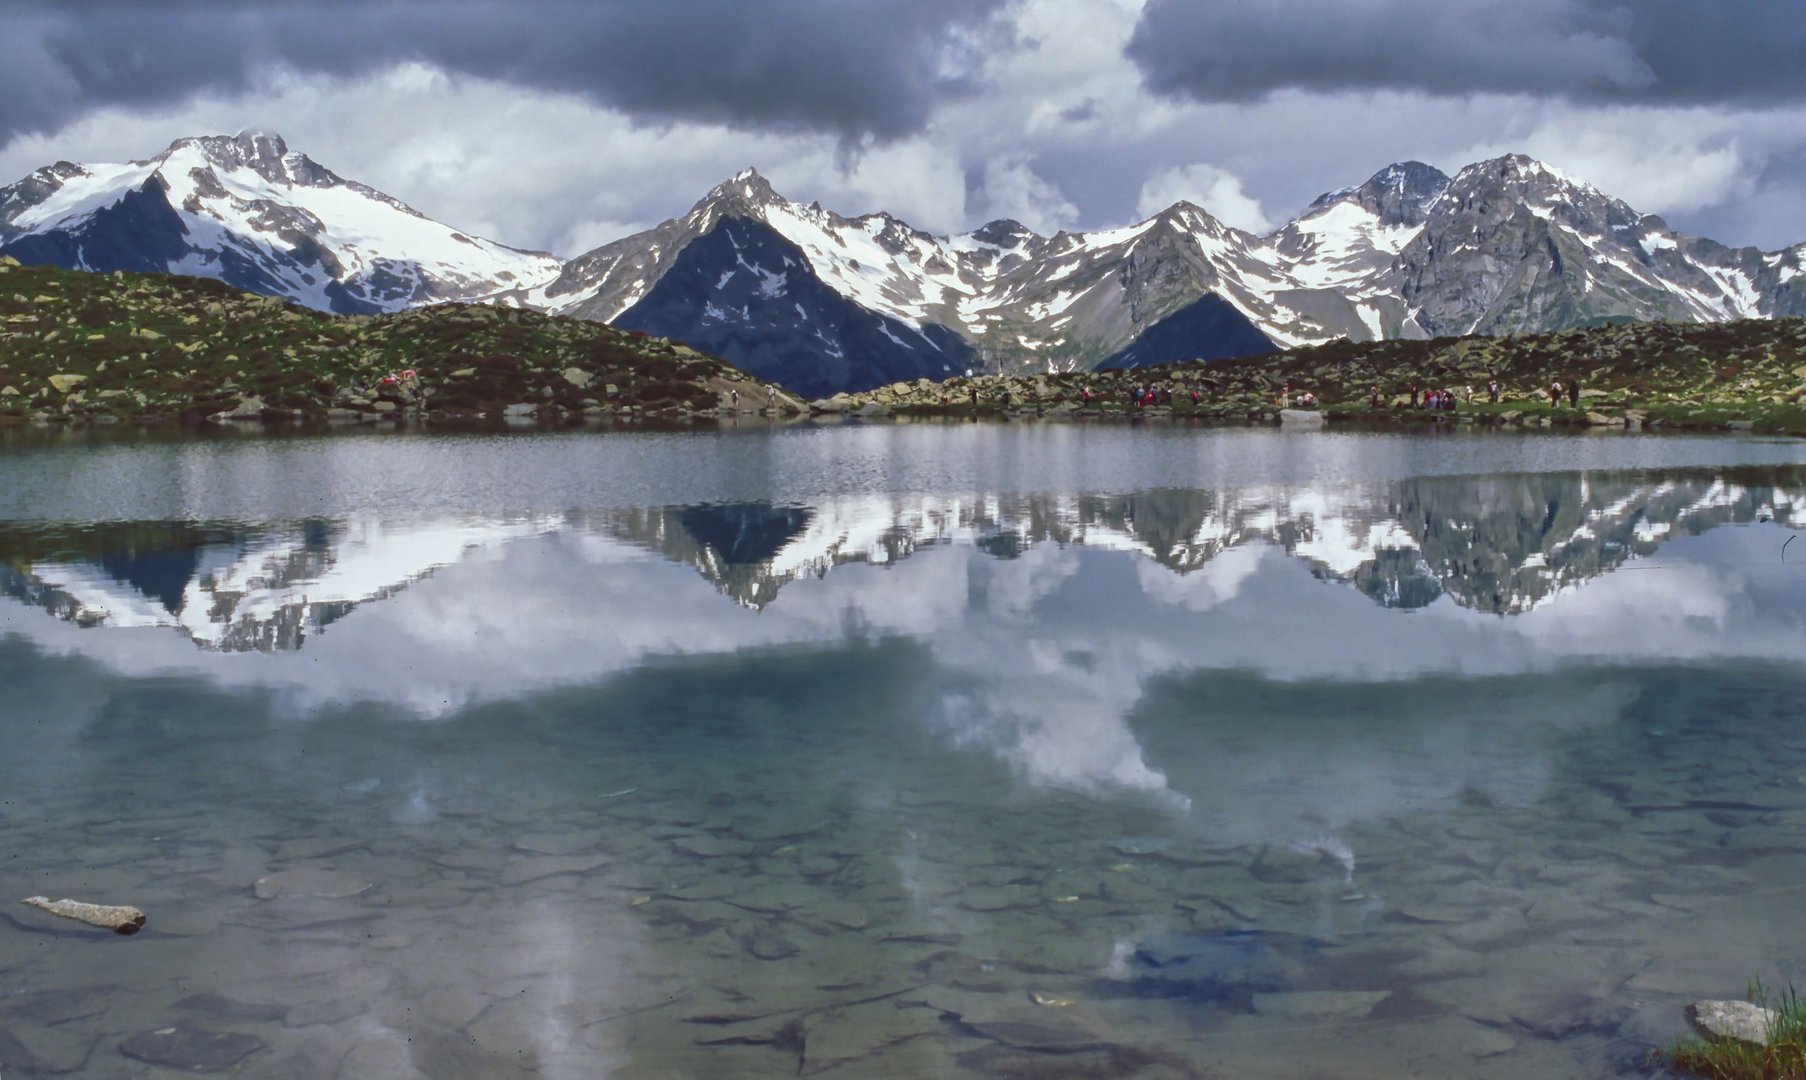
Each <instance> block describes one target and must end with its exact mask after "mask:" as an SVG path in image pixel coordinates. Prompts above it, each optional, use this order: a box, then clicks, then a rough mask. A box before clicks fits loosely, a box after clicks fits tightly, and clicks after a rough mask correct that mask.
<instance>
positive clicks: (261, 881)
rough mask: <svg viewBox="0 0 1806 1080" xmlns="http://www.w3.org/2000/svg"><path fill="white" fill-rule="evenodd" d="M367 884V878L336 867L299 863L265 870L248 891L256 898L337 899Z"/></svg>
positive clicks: (353, 893) (356, 891) (366, 888)
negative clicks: (300, 865) (311, 897)
mask: <svg viewBox="0 0 1806 1080" xmlns="http://www.w3.org/2000/svg"><path fill="white" fill-rule="evenodd" d="M370 887H371V885H370V883H369V882H368V881H363V880H360V879H359V878H356V877H353V876H352V875H350V874H347V873H344V872H342V871H339V870H327V869H324V868H319V867H301V868H297V869H294V870H278V871H276V872H275V873H273V874H265V875H264V876H263V877H260V878H258V879H257V883H256V884H255V885H253V886H251V891H252V892H253V893H256V894H257V898H258V899H259V900H274V899H276V898H277V897H282V896H317V897H322V898H324V899H328V900H336V899H340V898H342V897H347V896H356V895H357V894H359V893H361V892H365V891H367V890H368V889H369V888H370Z"/></svg>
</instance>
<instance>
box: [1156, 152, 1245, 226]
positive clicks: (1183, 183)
mask: <svg viewBox="0 0 1806 1080" xmlns="http://www.w3.org/2000/svg"><path fill="white" fill-rule="evenodd" d="M1181 200H1184V201H1186V202H1191V203H1196V204H1197V205H1199V206H1202V207H1203V208H1204V209H1205V210H1208V211H1209V212H1210V213H1211V214H1212V215H1213V216H1214V217H1216V218H1217V220H1219V221H1221V222H1223V223H1224V224H1225V225H1233V226H1234V227H1236V228H1238V229H1246V230H1247V231H1249V232H1252V233H1265V232H1267V231H1269V230H1270V229H1272V228H1273V222H1272V221H1271V220H1270V219H1269V218H1268V217H1267V214H1266V211H1264V210H1262V209H1261V205H1260V201H1259V200H1258V199H1255V198H1254V197H1253V196H1251V195H1249V194H1248V193H1247V192H1246V191H1243V190H1242V181H1241V179H1240V178H1239V177H1237V176H1236V175H1235V174H1234V173H1232V172H1229V171H1228V170H1226V169H1220V168H1218V167H1217V166H1215V165H1211V164H1208V163H1204V162H1200V163H1198V164H1196V165H1182V166H1179V167H1178V168H1170V169H1162V170H1160V171H1159V172H1157V173H1155V174H1154V175H1153V176H1150V177H1148V179H1147V181H1146V182H1145V183H1143V184H1142V185H1141V196H1140V198H1138V199H1137V200H1136V203H1135V213H1136V215H1137V216H1139V217H1144V218H1145V217H1152V216H1153V215H1155V214H1158V213H1159V212H1160V211H1162V210H1164V209H1166V208H1167V207H1169V206H1171V205H1173V204H1174V203H1176V202H1179V201H1181Z"/></svg>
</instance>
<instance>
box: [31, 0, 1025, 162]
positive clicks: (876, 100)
mask: <svg viewBox="0 0 1806 1080" xmlns="http://www.w3.org/2000/svg"><path fill="white" fill-rule="evenodd" d="M1009 8H1010V3H1009V0H871V2H866V3H857V4H852V3H843V2H840V0H770V2H762V3H756V4H754V3H745V2H741V0H682V2H676V0H663V2H659V3H641V2H637V0H602V2H576V0H548V2H545V3H537V4H532V5H519V4H509V3H501V2H497V0H451V2H443V3H427V2H419V0H379V2H375V3H349V2H345V0H330V2H327V3H323V4H313V5H307V6H302V5H298V4H278V3H272V2H250V3H239V4H236V5H229V6H228V5H221V4H217V3H208V2H203V0H170V2H135V3H126V2H122V0H89V2H86V3H77V4H49V3H42V2H32V0H27V3H25V4H24V5H23V6H21V7H15V8H14V9H13V10H12V11H11V12H9V13H8V14H7V15H6V16H5V24H6V25H5V29H6V30H7V33H5V34H0V39H4V41H5V44H3V45H0V140H4V139H6V138H9V137H11V136H13V135H16V134H19V133H21V132H24V131H44V130H50V129H53V128H55V127H56V126H57V125H59V124H61V123H63V122H65V121H67V120H69V119H71V118H72V117H74V116H76V115H79V114H80V113H82V112H84V111H86V110H89V109H91V108H95V107H99V106H105V105H125V106H134V105H156V104H160V103H167V102H170V101H177V100H181V99H183V98H184V97H186V96H188V95H191V94H194V93H196V92H200V91H204V90H223V91H236V90H242V89H244V88H246V87H249V86H251V85H254V84H255V83H257V82H258V81H259V80H260V79H261V78H263V77H265V76H266V75H267V74H268V73H269V72H270V71H271V69H272V68H275V67H281V66H287V67H291V68H294V69H296V70H299V71H303V72H323V73H328V74H337V75H357V74H361V73H363V72H366V71H370V70H374V69H378V68H381V67H384V66H386V65H389V64H393V63H396V62H401V61H409V60H417V61H422V62H426V63H430V64H433V65H436V66H439V67H442V68H444V69H446V70H449V71H453V72H459V73H464V74H469V75H475V76H481V77H485V78H493V79H498V80H504V81H507V82H511V83H515V84H518V85H524V86H529V87H534V88H537V89H543V90H548V91H560V92H569V93H574V94H579V95H581V96H583V97H584V98H586V99H588V100H590V101H592V102H595V103H597V104H600V105H605V106H611V107H615V108H618V109H621V110H623V111H625V112H627V113H629V114H630V115H632V116H634V117H635V118H636V119H639V120H643V121H646V122H649V123H664V122H675V121H704V122H715V123H722V124H726V125H729V126H733V127H737V128H743V129H758V130H771V131H806V132H825V133H830V134H833V135H836V136H839V137H841V138H843V139H847V140H852V141H856V140H860V139H864V138H868V137H871V138H878V139H887V138H894V137H897V136H901V135H905V134H909V133H911V132H914V131H918V130H920V129H921V127H922V126H923V125H924V124H925V123H926V121H927V119H928V117H929V116H930V115H931V113H932V112H933V110H934V109H935V107H936V106H937V105H939V104H940V103H942V102H944V101H947V100H954V99H958V98H961V97H964V96H967V95H970V94H972V93H975V92H977V90H979V89H980V87H981V80H982V66H983V61H984V59H985V57H986V56H987V55H988V54H989V53H990V52H991V51H993V50H996V49H1001V48H1007V47H1010V46H1011V44H1012V43H1013V41H1014V30H1013V26H1012V24H1011V23H1010V21H1009V19H1008V16H1009V13H1010V12H1009ZM572 136H573V137H581V133H578V132H573V133H572Z"/></svg>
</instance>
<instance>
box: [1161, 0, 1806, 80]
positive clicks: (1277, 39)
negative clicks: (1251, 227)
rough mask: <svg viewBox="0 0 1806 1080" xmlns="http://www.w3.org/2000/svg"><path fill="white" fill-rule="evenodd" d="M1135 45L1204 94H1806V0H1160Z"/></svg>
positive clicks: (1165, 76)
mask: <svg viewBox="0 0 1806 1080" xmlns="http://www.w3.org/2000/svg"><path fill="white" fill-rule="evenodd" d="M1127 53H1128V55H1129V57H1130V59H1131V60H1133V61H1134V62H1135V64H1136V65H1137V66H1138V67H1139V68H1140V70H1141V73H1142V77H1143V80H1144V81H1145V83H1146V85H1147V87H1148V88H1149V89H1150V90H1152V91H1154V92H1156V93H1160V94H1166V95H1169V96H1174V97H1182V98H1191V99H1194V100H1199V101H1247V100H1252V99H1255V98H1259V97H1261V96H1263V95H1265V94H1268V93H1271V92H1272V91H1275V90H1280V89H1286V88H1297V89H1304V90H1314V91H1342V90H1365V89H1387V90H1408V91H1421V92H1427V93H1431V94H1439V95H1463V94H1470V93H1514V94H1524V95H1528V96H1531V97H1549V98H1561V99H1566V100H1573V101H1583V102H1624V103H1660V104H1710V103H1724V102H1743V103H1764V102H1778V101H1792V100H1799V99H1801V98H1806V65H1802V64H1800V62H1799V58H1800V56H1801V55H1802V54H1806V6H1801V5H1794V4H1779V3H1773V2H1772V0H1718V2H1714V3H1704V2H1701V0H1645V2H1639V3H1636V4H1625V3H1619V2H1617V0H1340V2H1338V3H1334V4H1321V3H1317V2H1315V0H1264V2H1262V3H1253V4H1244V3H1234V4H1230V3H1210V4H1197V3H1191V2H1188V0H1151V2H1150V3H1149V4H1148V6H1147V8H1146V9H1145V10H1144V11H1143V13H1142V18H1141V21H1140V22H1139V23H1138V24H1137V25H1136V28H1135V32H1134V35H1133V37H1132V38H1131V40H1130V42H1129V44H1128V46H1127Z"/></svg>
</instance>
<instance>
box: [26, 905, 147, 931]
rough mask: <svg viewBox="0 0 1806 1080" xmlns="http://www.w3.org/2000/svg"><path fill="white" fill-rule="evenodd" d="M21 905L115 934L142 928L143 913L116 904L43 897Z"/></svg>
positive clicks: (133, 908)
mask: <svg viewBox="0 0 1806 1080" xmlns="http://www.w3.org/2000/svg"><path fill="white" fill-rule="evenodd" d="M21 903H26V904H30V905H31V906H32V907H34V908H41V909H42V910H44V911H48V912H50V913H51V914H52V915H61V916H62V917H63V918H65V919H74V920H76V921H77V922H85V923H87V924H88V925H89V926H98V927H101V928H102V929H105V930H111V931H113V932H114V933H116V934H136V933H137V932H138V931H139V930H141V929H143V928H144V912H142V911H139V910H138V909H137V908H135V907H124V906H121V905H117V904H86V903H83V902H82V901H80V900H68V899H63V900H51V899H49V898H47V897H43V896H29V897H26V898H25V899H24V900H23V901H21Z"/></svg>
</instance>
